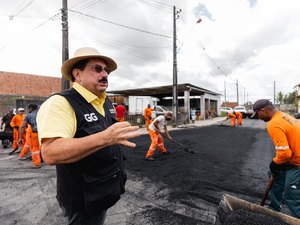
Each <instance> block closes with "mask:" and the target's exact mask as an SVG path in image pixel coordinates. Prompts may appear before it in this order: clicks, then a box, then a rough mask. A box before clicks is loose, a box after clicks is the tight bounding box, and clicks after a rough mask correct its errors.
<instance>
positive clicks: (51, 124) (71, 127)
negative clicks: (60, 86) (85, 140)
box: [37, 82, 106, 142]
mask: <svg viewBox="0 0 300 225" xmlns="http://www.w3.org/2000/svg"><path fill="white" fill-rule="evenodd" d="M73 88H74V89H75V90H76V91H78V93H80V95H82V96H83V97H84V98H85V99H86V100H87V102H88V103H91V104H92V105H93V107H94V108H95V109H96V110H97V111H98V112H99V113H100V114H101V115H103V116H105V111H104V107H103V105H104V102H105V98H106V94H105V93H103V94H102V95H101V96H100V97H97V96H96V95H94V94H93V93H91V92H90V91H89V90H87V89H86V88H84V87H82V86H81V85H80V84H78V83H76V82H75V83H74V84H73ZM37 125H38V132H39V140H40V142H41V140H42V139H43V138H54V137H62V138H72V137H74V135H75V133H76V129H77V121H76V115H75V112H74V110H73V108H72V106H71V105H70V103H69V102H68V101H67V100H66V99H65V98H64V97H63V96H60V95H53V96H51V97H50V98H49V99H47V100H46V101H45V102H44V103H43V104H42V105H41V107H40V109H39V111H38V115H37Z"/></svg>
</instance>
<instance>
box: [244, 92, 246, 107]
mask: <svg viewBox="0 0 300 225" xmlns="http://www.w3.org/2000/svg"><path fill="white" fill-rule="evenodd" d="M245 104H246V88H244V105H245Z"/></svg>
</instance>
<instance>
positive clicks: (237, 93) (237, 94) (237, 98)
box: [236, 80, 239, 105]
mask: <svg viewBox="0 0 300 225" xmlns="http://www.w3.org/2000/svg"><path fill="white" fill-rule="evenodd" d="M236 102H237V104H238V105H239V83H238V80H236Z"/></svg>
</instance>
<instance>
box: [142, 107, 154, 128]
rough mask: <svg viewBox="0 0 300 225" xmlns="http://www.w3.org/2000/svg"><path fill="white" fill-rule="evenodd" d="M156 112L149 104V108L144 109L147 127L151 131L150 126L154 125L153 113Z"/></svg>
mask: <svg viewBox="0 0 300 225" xmlns="http://www.w3.org/2000/svg"><path fill="white" fill-rule="evenodd" d="M154 110H155V106H154V108H151V105H150V104H148V106H147V108H145V109H144V118H145V125H146V129H147V130H149V124H151V123H152V111H154Z"/></svg>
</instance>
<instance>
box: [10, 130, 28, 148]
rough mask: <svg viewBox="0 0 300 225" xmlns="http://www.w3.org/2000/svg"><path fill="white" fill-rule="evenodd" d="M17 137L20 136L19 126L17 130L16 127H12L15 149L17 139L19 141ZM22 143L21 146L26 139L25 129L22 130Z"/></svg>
mask: <svg viewBox="0 0 300 225" xmlns="http://www.w3.org/2000/svg"><path fill="white" fill-rule="evenodd" d="M19 137H20V128H19V129H18V130H17V129H16V128H14V133H13V149H16V148H17V147H18V141H19ZM22 139H23V142H22V143H23V144H22V147H23V146H24V144H25V140H26V131H24V133H23V137H22Z"/></svg>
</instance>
